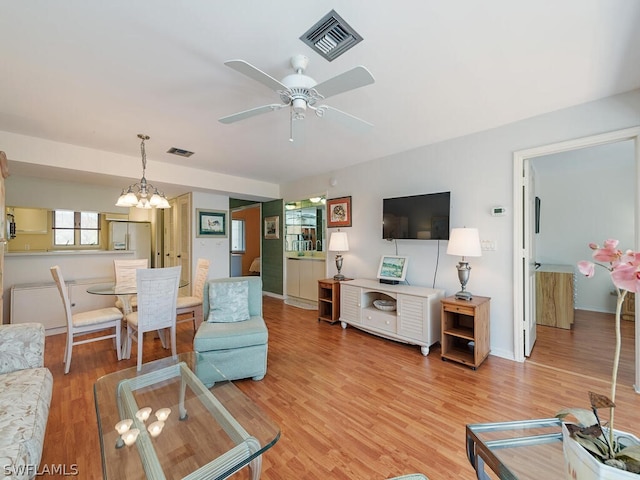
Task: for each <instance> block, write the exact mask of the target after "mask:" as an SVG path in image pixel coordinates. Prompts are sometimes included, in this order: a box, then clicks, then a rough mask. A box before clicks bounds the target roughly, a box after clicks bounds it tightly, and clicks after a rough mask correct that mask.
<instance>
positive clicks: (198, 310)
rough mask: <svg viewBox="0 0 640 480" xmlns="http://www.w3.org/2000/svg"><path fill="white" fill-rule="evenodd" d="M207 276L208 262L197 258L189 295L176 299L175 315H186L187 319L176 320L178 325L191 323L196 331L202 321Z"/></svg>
mask: <svg viewBox="0 0 640 480" xmlns="http://www.w3.org/2000/svg"><path fill="white" fill-rule="evenodd" d="M208 276H209V260H207V259H206V258H199V259H198V264H197V265H196V273H195V275H194V276H193V284H192V288H191V295H190V296H184V297H178V301H177V307H176V314H177V315H179V316H183V315H186V314H188V315H189V316H188V317H182V318H180V319H179V320H177V322H178V323H183V322H191V321H192V322H193V331H194V332H195V331H196V330H198V327H199V326H200V324H201V323H202V321H203V317H202V294H203V291H204V284H205V282H206V281H207V278H208Z"/></svg>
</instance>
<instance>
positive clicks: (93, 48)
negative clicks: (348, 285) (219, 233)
mask: <svg viewBox="0 0 640 480" xmlns="http://www.w3.org/2000/svg"><path fill="white" fill-rule="evenodd" d="M331 9H335V10H336V11H337V13H338V14H339V15H340V16H342V17H343V18H344V19H345V20H346V21H347V22H348V23H349V24H350V25H351V26H352V27H353V28H354V29H355V30H356V31H357V32H358V33H359V34H360V35H362V36H363V37H364V40H363V41H362V42H361V43H359V44H357V45H356V46H355V47H353V48H352V49H351V50H349V51H348V52H347V53H345V54H344V55H342V56H341V57H339V58H338V59H336V60H334V61H333V62H328V61H326V60H325V59H323V58H322V57H320V56H319V55H318V54H316V53H315V52H313V51H312V50H311V49H310V48H309V47H307V46H306V45H305V44H303V43H302V41H301V40H299V37H300V36H301V35H302V34H303V33H304V32H306V30H307V29H308V28H310V27H311V26H312V25H314V24H315V23H316V21H318V20H319V19H320V18H321V17H322V16H323V15H325V14H326V13H328V12H329V11H330V10H331ZM0 12H1V13H0V45H2V47H1V50H0V130H4V131H8V132H14V133H20V134H24V135H30V136H36V137H42V138H46V139H51V140H56V141H59V142H64V143H71V144H75V145H80V146H86V147H91V148H96V149H101V150H106V151H111V152H116V153H121V154H126V155H131V156H136V155H138V158H139V143H138V142H139V141H138V139H137V138H136V134H138V133H145V134H147V135H150V136H151V140H150V141H149V142H148V143H147V155H148V157H149V159H153V161H161V162H170V163H174V164H176V165H189V166H193V167H195V168H200V169H206V170H212V171H216V172H221V173H225V174H231V175H237V176H241V177H248V178H253V179H259V180H263V181H267V182H274V183H282V182H285V181H290V180H295V179H298V178H301V177H304V176H307V175H312V174H316V173H322V172H327V171H331V170H335V169H338V168H341V167H344V166H346V165H350V164H355V163H359V162H364V161H367V160H370V159H373V158H378V157H382V156H386V155H391V154H394V153H398V152H401V151H406V150H409V149H412V148H415V147H419V146H422V145H426V144H430V143H433V142H438V141H441V140H445V139H449V138H454V137H457V136H461V135H465V134H469V133H472V132H476V131H481V130H485V129H488V128H492V127H496V126H500V125H503V124H506V123H510V122H514V121H517V120H520V119H524V118H528V117H531V116H535V115H538V114H542V113H545V112H549V111H553V110H558V109H561V108H565V107H568V106H571V105H575V104H580V103H584V102H587V101H591V100H596V99H599V98H603V97H607V96H610V95H613V94H617V93H621V92H625V91H629V90H632V89H636V88H640V49H639V48H637V47H638V45H640V41H639V40H640V29H639V28H637V26H638V25H639V24H640V22H639V20H640V2H636V1H631V0H536V1H526V2H525V1H513V0H487V1H485V2H478V1H477V0H450V1H447V0H397V1H394V2H390V1H388V0H335V1H333V2H324V1H305V2H301V1H299V0H271V1H259V0H217V1H202V0H185V1H179V2H177V1H175V0H135V1H131V0H109V1H99V0H60V1H56V2H52V1H48V0H21V1H15V0H0ZM300 53H301V54H304V55H307V56H308V57H309V58H310V64H309V67H308V69H307V71H306V74H307V75H309V76H311V77H313V78H314V79H315V80H316V81H318V82H322V81H324V80H327V79H329V78H331V77H333V76H335V75H337V74H340V73H342V72H344V71H346V70H349V69H351V68H353V67H354V66H356V65H364V66H366V67H367V68H368V69H369V70H370V71H371V73H372V74H373V76H374V77H375V79H376V82H375V83H374V84H373V85H369V86H366V87H363V88H360V89H357V90H353V91H350V92H346V93H343V94H340V95H337V96H335V97H332V98H330V99H328V100H327V102H326V103H327V104H328V105H330V106H333V107H335V108H338V109H340V110H343V111H346V112H348V113H350V114H352V115H355V116H357V117H360V118H362V119H365V120H367V121H369V122H371V123H373V124H374V128H373V130H372V131H371V132H370V133H366V134H361V133H357V132H354V131H352V130H349V129H348V128H346V127H343V126H341V125H339V124H335V123H330V122H328V120H327V119H320V118H317V117H315V116H313V115H307V118H306V119H305V120H304V122H305V139H304V144H303V145H302V146H296V145H292V144H291V143H290V142H289V141H288V138H289V114H288V111H287V110H286V109H283V110H280V111H277V112H273V113H268V114H264V115H261V116H259V117H254V118H250V119H247V120H244V121H242V122H239V123H235V124H232V125H223V124H221V123H219V122H218V118H220V117H222V116H226V115H229V114H232V113H235V112H238V111H241V110H246V109H249V108H253V107H257V106H261V105H265V104H269V103H277V102H278V98H277V95H276V94H275V93H274V92H273V91H271V90H269V89H268V88H266V87H265V86H263V85H261V84H259V83H257V82H255V81H252V80H250V79H249V78H247V77H245V76H243V75H241V74H240V73H238V72H236V71H234V70H232V69H230V68H229V67H226V66H225V65H224V62H225V61H226V60H229V59H244V60H246V61H248V62H249V63H251V64H253V65H255V66H256V67H258V68H260V69H261V70H263V71H264V72H266V73H268V74H270V75H271V76H273V77H275V78H276V79H279V80H280V79H282V78H283V77H284V76H285V75H288V74H289V73H291V69H290V66H289V59H290V57H291V56H292V55H294V54H300ZM1 147H2V146H1V145H0V150H1V149H2V148H1ZM170 147H178V148H182V149H186V150H192V151H194V152H196V153H195V155H193V156H192V157H190V158H182V157H176V156H173V155H169V154H167V153H165V152H166V150H167V149H168V148H170Z"/></svg>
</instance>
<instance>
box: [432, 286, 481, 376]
mask: <svg viewBox="0 0 640 480" xmlns="http://www.w3.org/2000/svg"><path fill="white" fill-rule="evenodd" d="M490 300H491V299H490V298H489V297H478V296H474V297H473V299H471V300H458V299H456V298H455V296H454V297H447V298H445V299H443V300H442V302H441V303H442V315H441V318H442V340H441V341H440V344H441V348H442V351H441V354H442V359H443V360H453V361H454V362H458V363H462V364H464V365H468V366H470V367H472V368H473V369H474V370H475V369H476V368H477V367H478V366H480V364H481V363H482V362H483V361H484V359H485V358H487V356H488V355H489V350H490V346H489V345H490V337H489V314H490V308H489V307H490Z"/></svg>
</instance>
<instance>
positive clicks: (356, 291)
mask: <svg viewBox="0 0 640 480" xmlns="http://www.w3.org/2000/svg"><path fill="white" fill-rule="evenodd" d="M443 297H444V291H443V290H439V289H433V288H427V287H418V286H413V285H388V284H383V283H379V282H377V281H376V280H368V279H355V280H351V281H349V282H344V283H342V284H341V285H340V324H341V326H342V328H347V325H351V326H353V327H356V328H359V329H361V330H364V331H366V332H369V333H371V334H373V335H377V336H379V337H383V338H388V339H391V340H396V341H399V342H404V343H408V344H411V345H419V346H420V352H421V353H422V355H425V356H426V355H428V354H429V348H430V346H431V345H433V344H434V343H436V342H438V341H440V299H442V298H443ZM376 300H386V301H387V302H394V303H395V309H380V307H376V304H375V303H374V302H376ZM377 303H378V304H380V302H377Z"/></svg>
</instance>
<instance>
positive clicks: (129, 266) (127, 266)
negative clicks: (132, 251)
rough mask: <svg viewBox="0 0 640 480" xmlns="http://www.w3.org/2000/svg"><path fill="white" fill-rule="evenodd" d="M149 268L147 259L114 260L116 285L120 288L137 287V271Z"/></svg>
mask: <svg viewBox="0 0 640 480" xmlns="http://www.w3.org/2000/svg"><path fill="white" fill-rule="evenodd" d="M142 268H149V260H148V259H146V258H140V259H134V260H114V261H113V269H114V271H115V275H116V285H118V286H120V287H125V288H126V287H131V288H133V287H135V286H136V271H137V270H140V269H142Z"/></svg>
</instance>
